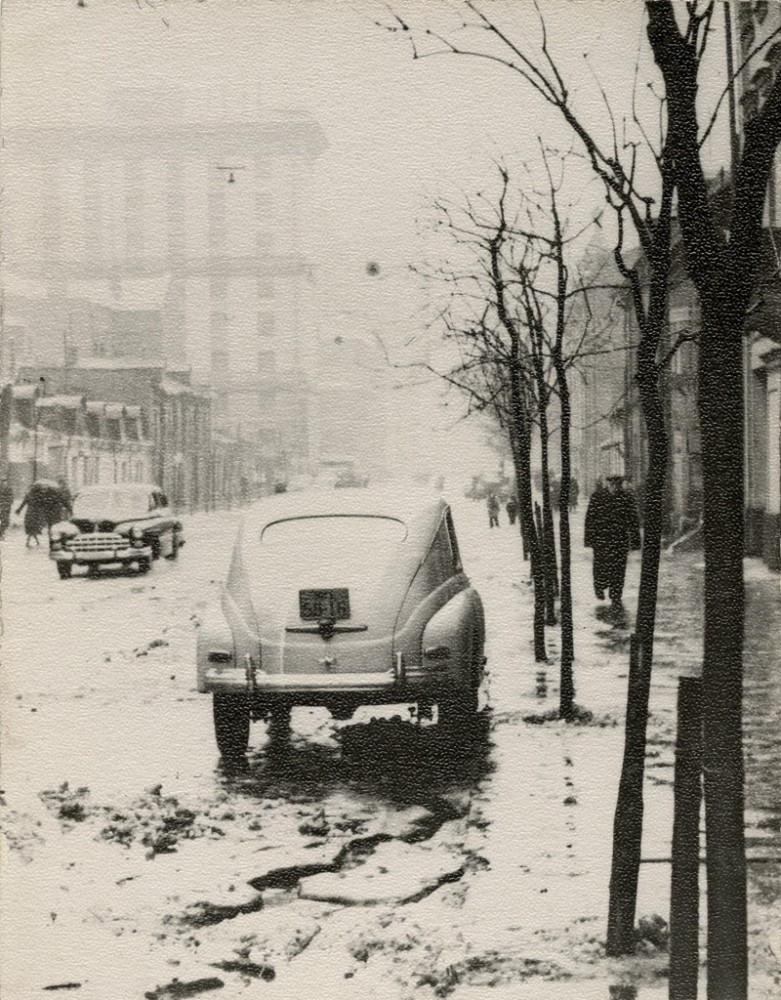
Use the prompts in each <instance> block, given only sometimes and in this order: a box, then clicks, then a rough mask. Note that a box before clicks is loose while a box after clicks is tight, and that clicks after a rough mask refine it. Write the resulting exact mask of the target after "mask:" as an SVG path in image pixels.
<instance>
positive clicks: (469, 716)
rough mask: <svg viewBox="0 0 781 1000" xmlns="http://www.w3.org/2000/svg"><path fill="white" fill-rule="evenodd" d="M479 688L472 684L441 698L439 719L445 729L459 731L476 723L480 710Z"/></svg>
mask: <svg viewBox="0 0 781 1000" xmlns="http://www.w3.org/2000/svg"><path fill="white" fill-rule="evenodd" d="M477 690H478V689H477V686H475V685H473V684H470V686H469V687H468V688H462V689H461V690H460V691H455V692H453V693H451V694H448V695H446V696H445V697H443V698H440V700H439V703H438V710H439V714H438V719H439V725H440V726H442V728H443V729H446V730H447V731H448V732H458V731H460V730H464V729H468V727H469V726H470V725H472V724H473V723H474V721H475V719H476V718H477V710H478V698H477Z"/></svg>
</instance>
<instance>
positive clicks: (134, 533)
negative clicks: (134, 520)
mask: <svg viewBox="0 0 781 1000" xmlns="http://www.w3.org/2000/svg"><path fill="white" fill-rule="evenodd" d="M130 537H131V538H132V539H133V541H134V542H138V541H140V540H141V539H142V538H143V537H144V529H143V528H141V527H139V526H138V525H137V524H134V525H133V527H132V528H131V529H130Z"/></svg>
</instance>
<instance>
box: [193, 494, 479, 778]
mask: <svg viewBox="0 0 781 1000" xmlns="http://www.w3.org/2000/svg"><path fill="white" fill-rule="evenodd" d="M484 638H485V625H484V618H483V606H482V602H481V600H480V596H479V595H478V593H477V591H476V590H475V589H474V587H472V585H471V584H470V582H469V579H468V578H467V576H466V574H465V573H464V570H463V567H462V565H461V558H460V556H459V552H458V545H457V543H456V536H455V531H454V528H453V519H452V516H451V513H450V509H449V507H448V505H447V504H446V503H445V502H444V501H443V500H442V499H441V498H440V497H434V496H433V495H431V494H426V495H425V497H421V496H412V495H410V493H409V492H408V491H405V492H400V493H399V494H398V495H397V496H394V495H393V493H392V491H390V490H387V489H386V490H384V491H383V492H377V491H375V490H371V489H356V490H347V489H345V490H339V491H338V492H333V491H328V492H325V491H324V492H322V493H316V492H313V493H291V494H286V495H281V496H274V497H269V498H267V499H265V500H262V501H260V502H259V503H258V504H256V505H255V507H254V508H252V509H251V510H250V511H249V512H248V514H247V515H246V517H245V519H244V521H243V523H242V525H241V528H240V530H239V534H238V538H237V540H236V544H235V548H234V551H233V557H232V561H231V564H230V569H229V573H228V577H227V581H226V584H225V586H224V588H223V592H222V597H221V601H220V603H219V605H218V606H215V607H214V608H213V609H212V611H211V612H210V613H208V614H207V615H206V616H205V618H204V620H203V621H202V623H201V627H200V630H199V634H198V649H197V659H198V690H199V691H202V692H207V693H211V694H212V696H213V703H214V728H215V735H216V739H217V746H218V748H219V750H220V753H221V755H222V757H223V758H224V759H230V758H240V757H243V756H244V754H245V753H246V750H247V746H248V741H249V729H250V721H251V720H257V719H261V718H262V719H266V720H268V721H270V722H271V723H272V731H273V729H274V723H277V724H280V723H281V724H286V723H287V721H288V720H289V713H290V709H291V707H292V706H294V705H321V706H325V707H327V708H328V709H329V710H330V712H331V714H332V715H333V716H334V717H336V718H338V719H347V718H350V716H351V715H352V714H353V712H354V711H355V709H356V708H357V707H358V706H359V705H369V704H397V703H404V702H416V703H417V704H418V706H419V708H420V710H421V714H428V713H430V712H431V709H432V707H433V705H434V703H436V704H437V706H438V720H439V722H440V723H444V724H445V725H446V726H447V725H449V724H453V725H455V726H458V725H460V724H461V723H463V722H467V721H469V719H470V718H472V717H474V716H475V715H476V713H477V710H478V688H479V686H480V682H481V680H482V676H483V664H484V657H483V645H484Z"/></svg>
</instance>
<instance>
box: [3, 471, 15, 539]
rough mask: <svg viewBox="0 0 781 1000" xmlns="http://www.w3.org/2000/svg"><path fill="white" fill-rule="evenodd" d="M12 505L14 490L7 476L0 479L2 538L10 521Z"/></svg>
mask: <svg viewBox="0 0 781 1000" xmlns="http://www.w3.org/2000/svg"><path fill="white" fill-rule="evenodd" d="M13 505H14V491H13V490H12V489H11V484H10V482H9V481H8V477H7V476H6V477H4V478H3V479H2V480H0V538H3V536H4V535H5V533H6V531H7V530H8V525H9V524H10V523H11V508H12V507H13Z"/></svg>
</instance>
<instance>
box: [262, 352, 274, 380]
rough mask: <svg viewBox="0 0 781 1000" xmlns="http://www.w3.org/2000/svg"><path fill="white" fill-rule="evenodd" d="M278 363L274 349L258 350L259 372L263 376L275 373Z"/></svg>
mask: <svg viewBox="0 0 781 1000" xmlns="http://www.w3.org/2000/svg"><path fill="white" fill-rule="evenodd" d="M276 363H277V360H276V355H275V354H274V352H273V351H258V374H259V375H260V377H261V378H267V377H268V376H270V375H273V374H274V369H275V368H276Z"/></svg>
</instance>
